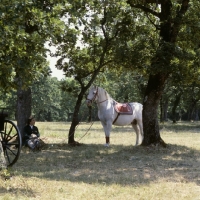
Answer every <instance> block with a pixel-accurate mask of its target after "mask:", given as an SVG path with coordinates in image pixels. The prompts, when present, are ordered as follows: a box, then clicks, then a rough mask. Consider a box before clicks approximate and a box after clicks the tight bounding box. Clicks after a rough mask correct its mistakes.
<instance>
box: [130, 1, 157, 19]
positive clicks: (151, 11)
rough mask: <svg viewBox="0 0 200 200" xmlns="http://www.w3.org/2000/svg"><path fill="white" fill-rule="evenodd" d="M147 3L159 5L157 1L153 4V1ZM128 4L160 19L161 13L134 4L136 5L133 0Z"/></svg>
mask: <svg viewBox="0 0 200 200" xmlns="http://www.w3.org/2000/svg"><path fill="white" fill-rule="evenodd" d="M145 2H146V3H157V1H156V0H154V1H152V2H151V1H145ZM127 4H129V5H130V6H131V7H132V8H139V9H141V10H143V11H144V12H146V13H151V14H152V15H154V16H156V17H158V18H160V13H158V12H155V11H154V10H152V9H150V8H147V7H145V6H143V5H141V4H134V3H132V1H131V0H127Z"/></svg>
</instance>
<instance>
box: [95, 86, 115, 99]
mask: <svg viewBox="0 0 200 200" xmlns="http://www.w3.org/2000/svg"><path fill="white" fill-rule="evenodd" d="M98 93H99V95H101V96H103V95H104V96H106V98H107V99H108V100H113V98H112V97H111V96H110V95H109V94H108V92H107V91H106V90H105V89H103V88H101V87H98Z"/></svg>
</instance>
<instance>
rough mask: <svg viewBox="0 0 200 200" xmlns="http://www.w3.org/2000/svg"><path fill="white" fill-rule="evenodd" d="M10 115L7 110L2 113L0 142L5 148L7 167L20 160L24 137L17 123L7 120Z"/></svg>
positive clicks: (2, 110) (0, 116)
mask: <svg viewBox="0 0 200 200" xmlns="http://www.w3.org/2000/svg"><path fill="white" fill-rule="evenodd" d="M7 117H8V113H7V112H6V111H5V109H1V111H0V142H1V144H2V147H3V151H4V156H5V159H6V163H7V166H8V167H10V166H12V165H13V164H15V163H16V162H17V160H18V158H19V155H20V151H21V146H22V137H21V134H20V131H19V129H18V127H17V126H16V125H15V123H14V122H13V121H11V120H9V119H7Z"/></svg>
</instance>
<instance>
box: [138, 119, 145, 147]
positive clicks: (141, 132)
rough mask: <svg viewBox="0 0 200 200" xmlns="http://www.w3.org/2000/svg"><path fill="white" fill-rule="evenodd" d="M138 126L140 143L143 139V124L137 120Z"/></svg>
mask: <svg viewBox="0 0 200 200" xmlns="http://www.w3.org/2000/svg"><path fill="white" fill-rule="evenodd" d="M138 126H139V127H140V136H141V143H142V141H143V139H144V132H143V124H142V120H138Z"/></svg>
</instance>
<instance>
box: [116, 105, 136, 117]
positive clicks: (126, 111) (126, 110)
mask: <svg viewBox="0 0 200 200" xmlns="http://www.w3.org/2000/svg"><path fill="white" fill-rule="evenodd" d="M114 108H115V111H116V112H117V113H119V114H120V115H132V114H133V109H132V107H131V105H130V104H129V103H118V102H116V103H115V105H114Z"/></svg>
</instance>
